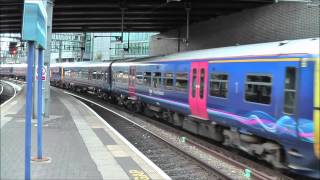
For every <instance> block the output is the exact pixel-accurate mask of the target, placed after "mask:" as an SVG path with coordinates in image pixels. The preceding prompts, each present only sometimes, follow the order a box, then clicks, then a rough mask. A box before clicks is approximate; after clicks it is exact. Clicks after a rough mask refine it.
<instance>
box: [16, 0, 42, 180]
mask: <svg viewBox="0 0 320 180" xmlns="http://www.w3.org/2000/svg"><path fill="white" fill-rule="evenodd" d="M45 7H46V0H44V1H42V0H25V1H24V9H23V24H22V39H23V40H25V41H28V45H29V46H28V60H27V61H28V68H27V69H28V72H27V73H28V74H27V96H26V123H25V179H26V180H29V179H30V178H31V174H30V172H31V170H30V160H31V157H30V156H31V118H32V117H31V115H32V113H31V112H32V80H33V61H34V51H35V44H37V45H39V49H40V50H39V62H38V63H39V64H40V63H41V65H40V66H39V64H38V67H41V69H40V70H42V53H43V49H45V48H46V45H47V43H46V40H47V12H46V8H45ZM40 72H41V71H40ZM40 81H41V79H40ZM38 84H39V86H40V88H39V90H38V91H39V92H40V91H42V83H41V82H39V83H38ZM39 92H38V93H39ZM41 103H42V93H41V92H40V93H39V95H38V107H42V104H41ZM38 112H40V113H39V114H38V126H39V127H38V159H42V149H41V148H42V144H41V143H42V130H41V128H42V110H41V108H40V109H38ZM39 129H40V130H39ZM39 148H40V149H39Z"/></svg>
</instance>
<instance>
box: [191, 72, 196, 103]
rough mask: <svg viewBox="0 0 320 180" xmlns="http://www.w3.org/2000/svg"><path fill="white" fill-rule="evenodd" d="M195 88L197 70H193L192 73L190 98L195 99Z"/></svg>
mask: <svg viewBox="0 0 320 180" xmlns="http://www.w3.org/2000/svg"><path fill="white" fill-rule="evenodd" d="M196 88H197V69H196V68H194V69H193V72H192V97H196Z"/></svg>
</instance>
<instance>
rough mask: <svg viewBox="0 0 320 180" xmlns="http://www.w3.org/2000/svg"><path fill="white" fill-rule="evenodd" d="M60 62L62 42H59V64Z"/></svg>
mask: <svg viewBox="0 0 320 180" xmlns="http://www.w3.org/2000/svg"><path fill="white" fill-rule="evenodd" d="M61 62H62V40H59V63H61Z"/></svg>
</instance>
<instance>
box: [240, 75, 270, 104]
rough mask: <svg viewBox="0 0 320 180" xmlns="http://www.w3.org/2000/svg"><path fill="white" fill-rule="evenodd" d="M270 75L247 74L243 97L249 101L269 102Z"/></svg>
mask: <svg viewBox="0 0 320 180" xmlns="http://www.w3.org/2000/svg"><path fill="white" fill-rule="evenodd" d="M271 89H272V82H271V76H265V75H247V80H246V92H245V93H246V94H245V99H246V100H247V101H249V102H255V103H261V104H270V103H271Z"/></svg>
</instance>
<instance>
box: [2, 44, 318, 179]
mask: <svg viewBox="0 0 320 180" xmlns="http://www.w3.org/2000/svg"><path fill="white" fill-rule="evenodd" d="M319 43H320V41H319V38H308V39H299V40H288V41H280V42H270V43H262V44H250V45H237V46H231V47H223V48H214V49H205V50H196V51H188V52H181V53H176V54H171V55H163V56H154V57H147V58H127V59H117V60H111V61H106V62H76V63H56V64H52V65H51V67H50V83H51V85H53V86H59V87H61V88H65V89H69V90H73V91H79V92H89V93H90V94H92V95H97V96H98V97H101V98H103V99H105V100H107V101H110V102H113V103H116V104H118V105H121V106H124V107H126V108H128V109H129V110H132V111H134V112H141V113H144V114H145V115H147V116H149V117H155V118H161V119H162V120H164V121H168V122H170V123H172V124H173V125H175V126H178V127H181V128H183V129H185V130H187V131H190V132H192V133H194V134H197V135H200V136H204V137H206V138H210V139H213V140H215V141H217V142H220V143H222V144H223V145H225V146H228V147H232V148H236V149H239V150H241V151H244V152H246V153H248V154H249V155H252V156H255V157H257V158H259V159H261V160H263V161H266V162H268V163H269V164H271V165H272V166H274V167H275V168H278V169H281V170H285V171H289V172H292V173H296V174H299V175H303V176H307V177H313V178H320V60H319V57H320V56H319ZM15 66H17V65H15ZM21 66H22V65H20V66H19V67H10V65H6V66H3V67H1V71H0V75H2V76H14V75H15V74H14V72H19V74H18V76H20V77H21ZM24 66H26V65H24ZM10 68H11V69H10ZM15 68H20V69H19V70H18V71H15ZM10 72H12V73H11V74H10Z"/></svg>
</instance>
